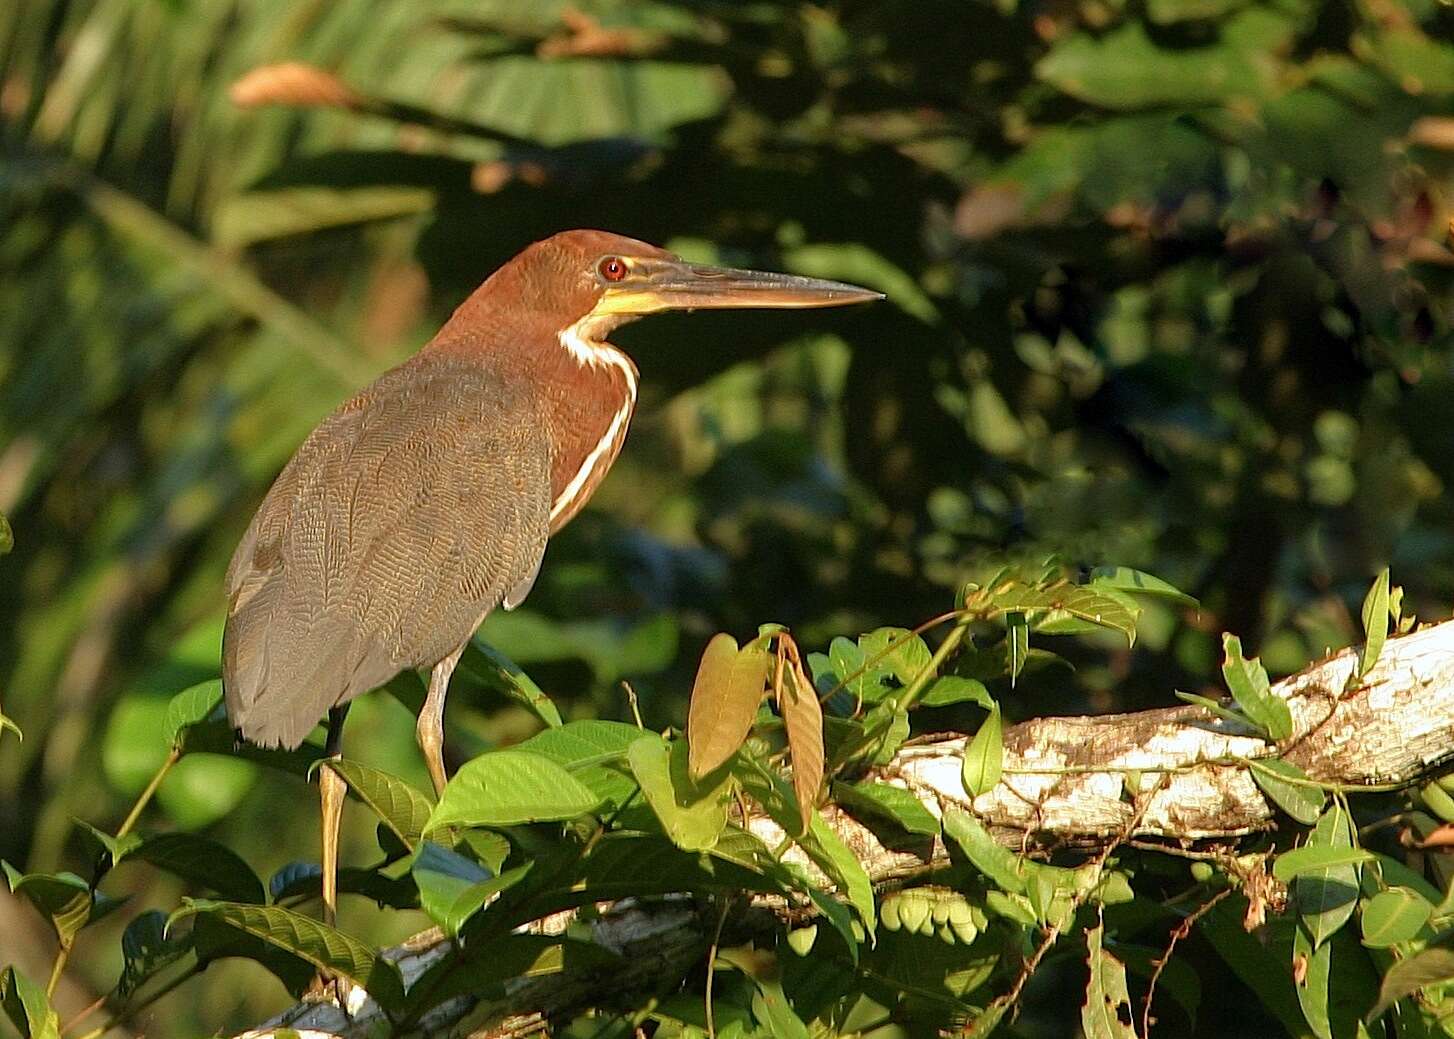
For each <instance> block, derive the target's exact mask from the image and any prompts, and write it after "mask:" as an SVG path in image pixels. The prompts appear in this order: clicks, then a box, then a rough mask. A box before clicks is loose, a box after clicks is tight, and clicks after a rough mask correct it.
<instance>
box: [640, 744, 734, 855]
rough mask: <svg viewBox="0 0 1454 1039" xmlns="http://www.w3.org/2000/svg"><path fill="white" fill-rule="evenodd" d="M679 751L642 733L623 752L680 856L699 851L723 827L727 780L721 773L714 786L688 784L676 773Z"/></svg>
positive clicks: (711, 842)
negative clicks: (683, 852)
mask: <svg viewBox="0 0 1454 1039" xmlns="http://www.w3.org/2000/svg"><path fill="white" fill-rule="evenodd" d="M685 749H686V748H685V747H684V746H683V745H682V743H681V741H680V740H678V741H676V742H675V743H674V744H668V743H666V742H665V741H664V740H662V739H661V738H660V737H659V736H656V735H655V734H653V733H646V734H644V735H642V736H640V737H638V738H637V740H636V741H635V742H634V743H632V744H631V746H630V747H629V748H628V749H627V751H626V760H627V761H628V762H629V763H630V765H631V772H632V774H633V775H634V776H635V777H636V781H637V782H638V783H640V784H641V792H642V793H643V794H645V795H646V800H647V803H648V804H650V805H651V809H652V811H653V812H655V813H656V817H657V819H659V820H660V821H661V825H662V829H664V830H665V831H666V834H667V836H668V837H670V838H671V840H672V843H673V844H675V845H676V846H677V847H679V848H681V849H682V850H683V851H705V850H707V849H708V848H710V847H712V845H714V844H716V843H717V839H718V838H719V837H720V836H721V835H722V831H723V829H725V828H726V826H727V802H728V798H729V796H730V793H731V777H730V776H729V775H728V774H727V773H726V772H722V773H720V774H718V775H716V776H715V778H716V782H715V783H712V782H698V781H696V780H693V779H692V778H691V777H690V775H689V774H688V773H689V769H688V768H685V767H682V766H684V765H685V764H686V761H685V760H684V759H685V757H686V755H685V754H684V753H683V751H684V750H685ZM707 778H708V780H711V779H712V778H714V777H712V776H708V777H707Z"/></svg>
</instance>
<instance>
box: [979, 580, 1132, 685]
mask: <svg viewBox="0 0 1454 1039" xmlns="http://www.w3.org/2000/svg"><path fill="white" fill-rule="evenodd" d="M984 602H985V607H986V608H987V611H988V612H987V615H988V616H1003V617H1004V618H1005V621H1006V623H1007V624H1008V625H1009V626H1010V631H1011V636H1012V638H1014V639H1015V640H1016V651H1015V652H1014V653H1013V654H1012V657H1011V665H1012V668H1013V670H1014V674H1015V675H1018V674H1019V669H1020V668H1022V667H1023V666H1024V657H1025V653H1024V652H1023V649H1025V648H1027V647H1028V643H1026V642H1025V639H1026V638H1028V633H1027V634H1026V635H1025V636H1020V635H1016V634H1015V629H1016V628H1018V627H1021V626H1025V627H1028V625H1029V623H1030V620H1031V618H1034V619H1036V620H1037V621H1040V620H1044V619H1046V618H1054V617H1057V616H1061V617H1071V618H1075V619H1076V620H1081V621H1085V622H1086V623H1088V624H1094V625H1095V626H1096V627H1098V628H1108V629H1110V630H1112V631H1117V632H1120V633H1121V634H1122V635H1124V636H1126V643H1127V645H1134V644H1135V641H1136V617H1137V615H1138V614H1139V613H1140V609H1139V607H1137V606H1136V605H1135V604H1134V603H1131V602H1129V601H1128V600H1127V599H1126V597H1125V596H1123V595H1122V594H1121V593H1120V592H1117V591H1114V590H1097V589H1096V588H1094V587H1092V586H1089V585H1075V584H1071V583H1070V582H1069V581H1066V580H1057V581H1054V582H1052V583H1050V584H1048V585H1030V584H1025V583H1023V582H1021V581H1011V582H1009V583H1007V584H1004V585H1001V586H999V587H995V588H993V589H992V591H991V592H989V593H988V595H987V596H986V597H985V600H984ZM1020 643H1025V644H1024V645H1020Z"/></svg>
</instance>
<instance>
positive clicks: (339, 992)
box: [303, 971, 369, 1017]
mask: <svg viewBox="0 0 1454 1039" xmlns="http://www.w3.org/2000/svg"><path fill="white" fill-rule="evenodd" d="M368 996H369V994H368V993H367V992H365V991H364V990H363V989H362V988H360V987H359V986H358V985H355V984H354V983H353V982H351V981H349V980H348V979H347V978H345V977H341V976H339V975H335V974H327V973H324V972H322V971H320V972H319V973H317V974H315V975H313V980H312V981H311V982H310V983H309V985H308V990H307V991H306V992H304V993H303V1001H304V1002H305V1003H332V1004H333V1005H334V1006H336V1007H338V1008H339V1009H340V1010H342V1011H343V1012H344V1013H345V1014H347V1015H348V1016H349V1017H353V1016H354V1015H356V1014H357V1013H358V1012H359V1011H360V1010H361V1009H362V1008H363V1004H364V1000H366V999H368Z"/></svg>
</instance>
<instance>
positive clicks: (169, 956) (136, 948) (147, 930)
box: [116, 909, 192, 1000]
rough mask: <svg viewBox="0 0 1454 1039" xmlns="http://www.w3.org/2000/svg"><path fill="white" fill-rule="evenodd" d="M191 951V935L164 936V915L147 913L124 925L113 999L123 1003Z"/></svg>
mask: <svg viewBox="0 0 1454 1039" xmlns="http://www.w3.org/2000/svg"><path fill="white" fill-rule="evenodd" d="M191 948H192V936H191V935H190V934H173V935H168V934H167V914H166V913H163V912H162V911H161V910H159V909H148V910H147V911H146V912H144V913H141V914H139V915H138V916H136V917H135V918H134V919H133V920H132V921H131V923H129V924H127V925H126V930H125V931H124V932H122V935H121V959H122V962H123V966H122V968H121V978H120V980H118V981H117V982H116V996H117V998H118V999H122V1000H125V999H126V998H127V997H129V996H130V995H131V994H132V993H133V992H135V991H136V990H137V989H139V988H140V987H141V986H142V985H144V984H145V983H146V981H147V979H149V978H151V977H153V976H154V975H155V974H156V973H157V971H160V970H164V969H165V968H167V967H168V966H170V965H171V964H173V963H176V962H177V961H178V960H180V959H181V958H182V957H183V956H185V955H186V954H187V953H188V952H189V951H190V950H191Z"/></svg>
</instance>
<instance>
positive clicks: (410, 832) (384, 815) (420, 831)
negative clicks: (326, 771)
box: [320, 758, 434, 851]
mask: <svg viewBox="0 0 1454 1039" xmlns="http://www.w3.org/2000/svg"><path fill="white" fill-rule="evenodd" d="M320 767H322V768H331V769H333V771H334V772H337V773H338V774H339V775H340V776H341V777H343V781H344V782H345V783H347V784H348V787H349V789H350V790H352V791H353V793H354V796H355V797H357V798H358V799H359V800H360V801H362V802H363V803H364V804H366V805H368V807H369V808H370V809H371V810H372V811H373V813H374V814H375V815H377V816H378V817H379V818H380V819H381V820H382V821H383V823H384V825H386V826H388V828H389V829H390V830H392V831H393V832H394V834H395V835H396V836H397V837H398V838H399V840H401V841H403V842H404V844H405V845H406V846H407V847H408V848H409V850H410V851H413V850H414V849H415V848H416V847H418V846H419V841H420V839H421V838H422V837H423V835H424V828H425V827H426V826H428V825H429V815H430V813H431V812H433V811H434V803H433V802H432V801H431V800H430V798H429V796H428V795H427V794H425V793H424V792H423V791H421V790H419V789H418V788H417V787H414V786H412V785H410V784H409V783H406V782H404V781H403V780H402V779H400V778H399V777H398V776H395V775H391V774H389V773H388V772H385V771H383V770H382V769H377V768H373V767H371V766H369V765H364V764H361V763H359V762H357V761H349V760H348V759H346V758H329V759H327V760H326V761H324V762H323V763H322V765H321V766H320Z"/></svg>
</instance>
